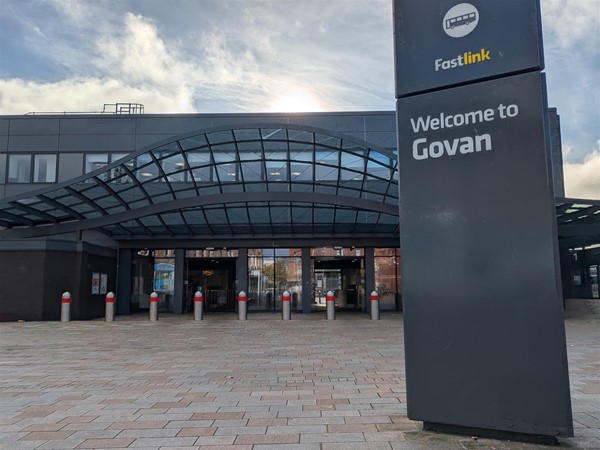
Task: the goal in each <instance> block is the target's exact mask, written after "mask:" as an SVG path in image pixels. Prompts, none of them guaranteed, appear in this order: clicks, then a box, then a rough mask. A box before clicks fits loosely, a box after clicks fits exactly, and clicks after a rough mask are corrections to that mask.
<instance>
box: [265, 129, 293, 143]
mask: <svg viewBox="0 0 600 450" xmlns="http://www.w3.org/2000/svg"><path fill="white" fill-rule="evenodd" d="M260 133H261V135H262V138H263V139H264V140H267V139H280V140H286V139H287V134H286V130H285V129H283V128H263V129H261V130H260Z"/></svg>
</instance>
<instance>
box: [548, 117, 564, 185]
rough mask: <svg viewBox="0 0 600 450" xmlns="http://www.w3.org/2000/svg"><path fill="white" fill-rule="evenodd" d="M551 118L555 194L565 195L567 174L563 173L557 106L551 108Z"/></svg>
mask: <svg viewBox="0 0 600 450" xmlns="http://www.w3.org/2000/svg"><path fill="white" fill-rule="evenodd" d="M548 115H549V119H550V150H551V159H552V180H553V183H554V195H555V196H556V197H564V196H565V176H564V173H563V157H562V137H561V133H560V116H559V115H558V113H557V111H556V108H549V109H548Z"/></svg>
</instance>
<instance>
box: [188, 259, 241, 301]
mask: <svg viewBox="0 0 600 450" xmlns="http://www.w3.org/2000/svg"><path fill="white" fill-rule="evenodd" d="M235 270H236V259H235V258H187V260H186V279H185V287H186V293H185V300H186V302H185V310H186V312H191V311H192V308H193V301H194V294H195V292H196V291H198V290H200V291H201V292H202V293H203V294H204V309H205V311H208V312H210V311H235V276H236V272H235Z"/></svg>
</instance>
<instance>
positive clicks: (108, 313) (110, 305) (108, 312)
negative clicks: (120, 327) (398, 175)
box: [104, 292, 117, 322]
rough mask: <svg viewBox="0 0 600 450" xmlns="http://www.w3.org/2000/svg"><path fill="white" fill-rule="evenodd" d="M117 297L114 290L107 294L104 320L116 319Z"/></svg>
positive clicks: (111, 320) (112, 320)
mask: <svg viewBox="0 0 600 450" xmlns="http://www.w3.org/2000/svg"><path fill="white" fill-rule="evenodd" d="M116 301H117V299H116V298H115V294H114V293H113V292H109V293H108V294H106V308H105V310H104V320H105V321H107V322H114V321H115V302H116Z"/></svg>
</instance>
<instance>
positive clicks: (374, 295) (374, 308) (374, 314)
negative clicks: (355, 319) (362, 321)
mask: <svg viewBox="0 0 600 450" xmlns="http://www.w3.org/2000/svg"><path fill="white" fill-rule="evenodd" d="M371 320H379V293H378V292H377V291H373V292H371Z"/></svg>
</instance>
